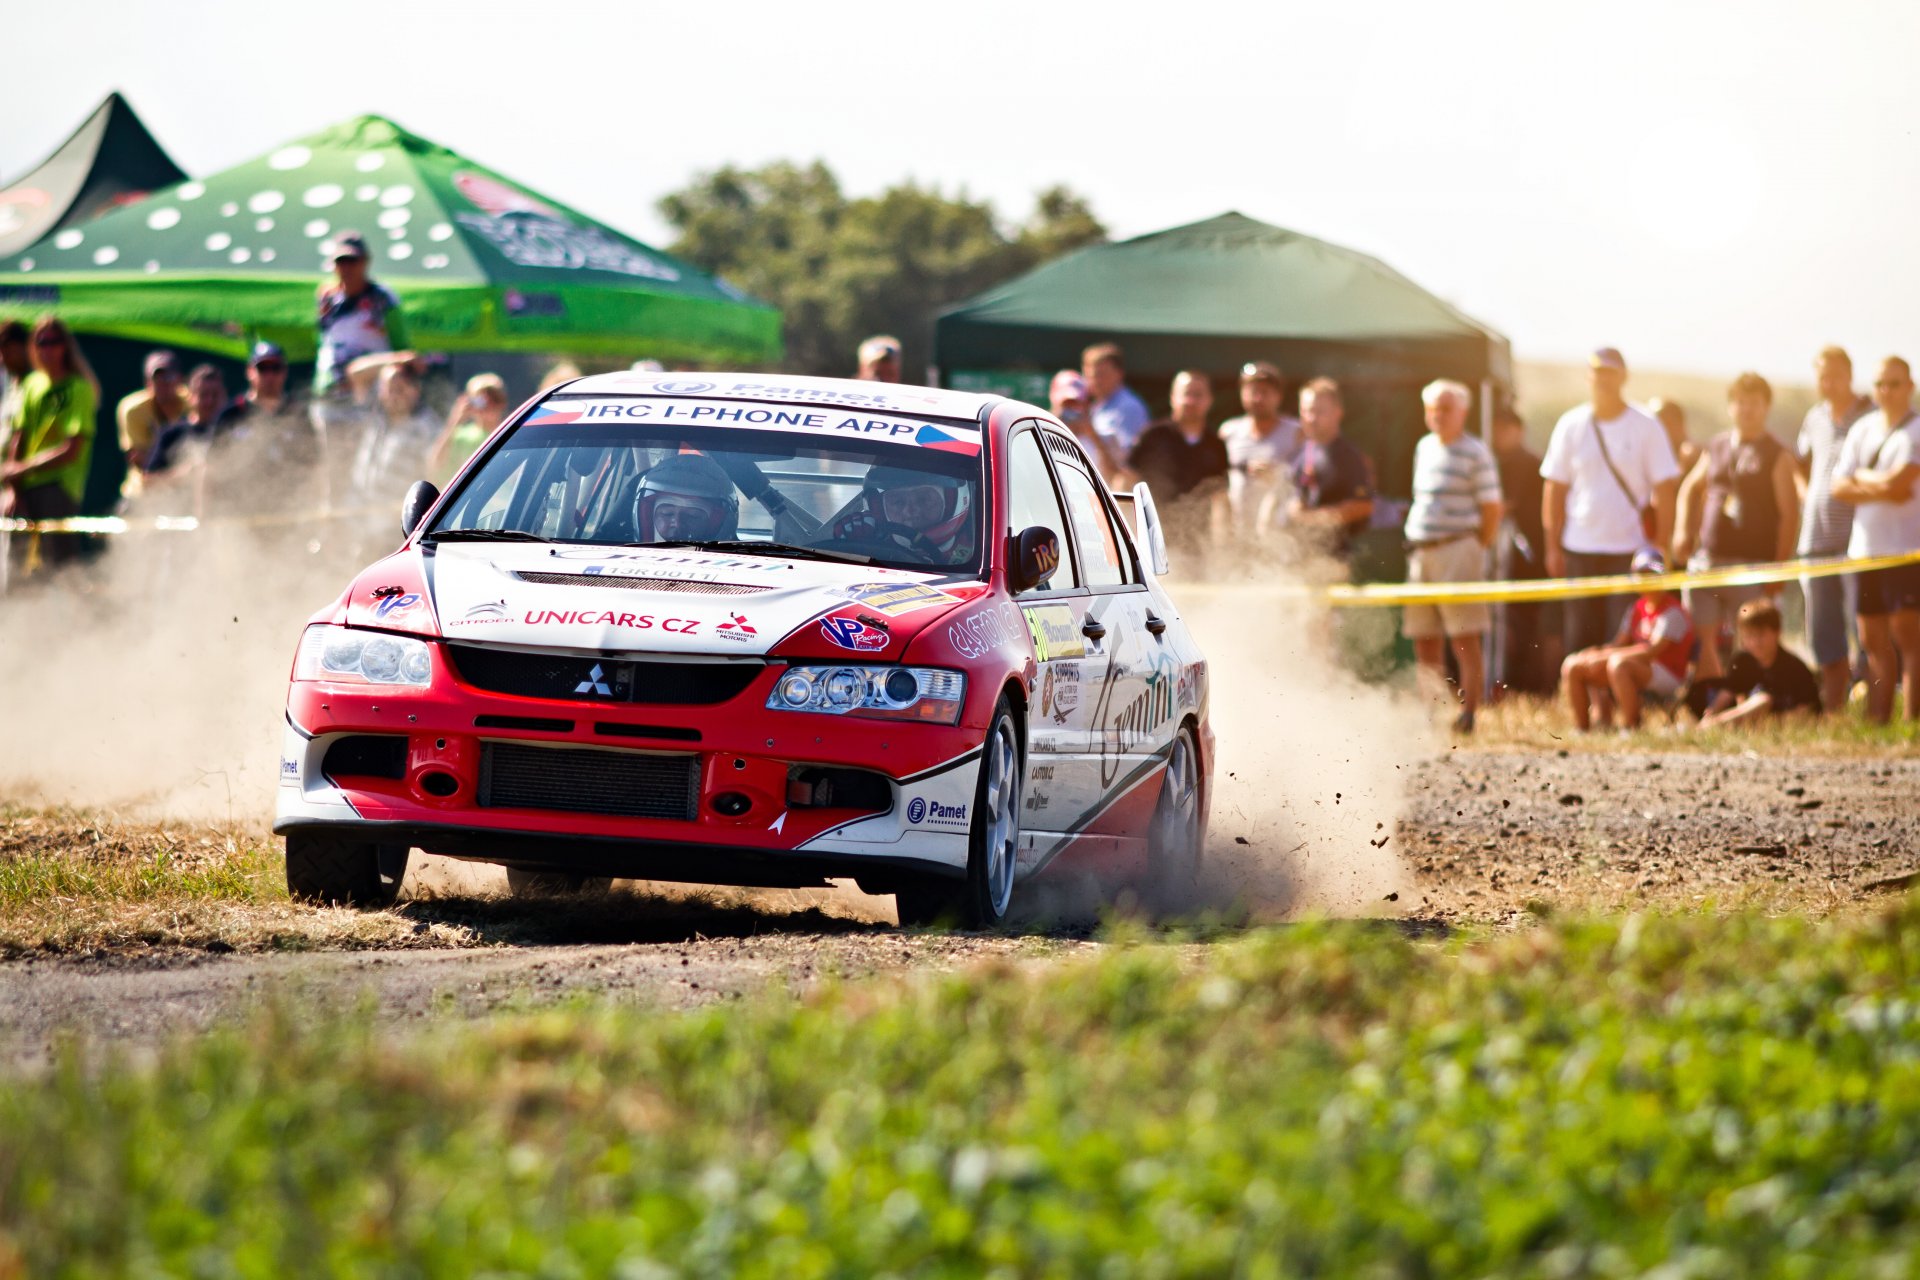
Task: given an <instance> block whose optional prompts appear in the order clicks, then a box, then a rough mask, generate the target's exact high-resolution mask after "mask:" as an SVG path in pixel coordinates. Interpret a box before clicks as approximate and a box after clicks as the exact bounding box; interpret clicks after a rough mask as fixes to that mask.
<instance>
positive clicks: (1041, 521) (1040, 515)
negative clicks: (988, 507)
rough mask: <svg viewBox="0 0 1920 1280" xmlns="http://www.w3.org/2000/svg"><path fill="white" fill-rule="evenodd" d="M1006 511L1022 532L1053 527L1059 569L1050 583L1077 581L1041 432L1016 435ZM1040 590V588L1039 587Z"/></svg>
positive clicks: (1064, 584) (1066, 584)
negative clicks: (1058, 556)
mask: <svg viewBox="0 0 1920 1280" xmlns="http://www.w3.org/2000/svg"><path fill="white" fill-rule="evenodd" d="M1007 511H1008V514H1009V517H1010V518H1011V520H1012V524H1013V527H1012V528H1011V529H1009V530H1008V532H1009V533H1019V532H1020V531H1021V530H1022V529H1028V528H1031V527H1033V526H1034V525H1036V524H1037V525H1039V526H1041V527H1042V528H1046V529H1051V530H1053V533H1054V536H1055V537H1056V538H1058V539H1060V555H1061V557H1062V560H1061V565H1060V568H1059V569H1058V570H1057V571H1056V572H1055V573H1054V575H1053V579H1052V581H1051V582H1049V583H1048V584H1047V585H1048V586H1049V587H1051V588H1053V589H1055V590H1058V589H1060V588H1063V587H1070V586H1072V585H1074V583H1075V582H1076V580H1077V579H1076V577H1075V574H1074V563H1073V552H1072V550H1071V547H1072V545H1073V544H1072V540H1071V539H1069V538H1068V537H1067V521H1066V517H1065V516H1063V515H1062V514H1061V512H1060V496H1059V495H1058V494H1057V493H1055V492H1054V488H1053V478H1052V477H1051V476H1049V475H1048V474H1047V460H1046V458H1045V457H1044V456H1042V454H1041V452H1040V433H1039V432H1037V431H1022V432H1020V433H1019V434H1018V435H1016V436H1014V437H1013V446H1012V449H1011V458H1010V461H1009V465H1008V467H1007ZM1036 590H1038V588H1036Z"/></svg>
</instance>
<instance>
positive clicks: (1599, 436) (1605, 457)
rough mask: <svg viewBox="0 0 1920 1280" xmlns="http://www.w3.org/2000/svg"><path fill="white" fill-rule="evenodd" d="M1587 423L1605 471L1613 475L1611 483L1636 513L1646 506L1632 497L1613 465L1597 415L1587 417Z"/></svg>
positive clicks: (1618, 471) (1624, 480)
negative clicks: (1596, 442) (1618, 488)
mask: <svg viewBox="0 0 1920 1280" xmlns="http://www.w3.org/2000/svg"><path fill="white" fill-rule="evenodd" d="M1587 421H1588V422H1591V423H1592V424H1593V438H1594V439H1595V440H1597V441H1599V442H1600V458H1601V461H1603V462H1605V463H1606V464H1607V470H1608V471H1610V472H1612V473H1613V482H1614V483H1615V484H1617V485H1619V486H1620V492H1622V493H1624V494H1626V495H1627V505H1628V506H1630V507H1632V508H1633V509H1634V510H1635V511H1638V510H1639V509H1640V508H1641V507H1642V506H1644V505H1646V504H1645V503H1643V502H1641V501H1640V499H1638V498H1636V497H1634V496H1633V489H1632V487H1631V486H1629V485H1628V484H1627V478H1626V477H1625V476H1623V475H1621V474H1620V468H1618V467H1616V466H1614V465H1613V454H1612V453H1610V452H1608V450H1607V435H1606V432H1604V431H1602V430H1600V419H1599V417H1598V416H1597V415H1596V416H1593V417H1589V418H1588V419H1587Z"/></svg>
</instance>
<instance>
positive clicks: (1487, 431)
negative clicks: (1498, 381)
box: [1480, 378, 1493, 448]
mask: <svg viewBox="0 0 1920 1280" xmlns="http://www.w3.org/2000/svg"><path fill="white" fill-rule="evenodd" d="M1480 439H1481V440H1482V441H1484V442H1485V443H1486V445H1487V446H1488V447H1489V448H1491V447H1492V446H1493V379H1492V378H1482V379H1480Z"/></svg>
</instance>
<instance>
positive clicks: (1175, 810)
mask: <svg viewBox="0 0 1920 1280" xmlns="http://www.w3.org/2000/svg"><path fill="white" fill-rule="evenodd" d="M1201 817H1202V814H1201V809H1200V745H1199V742H1198V740H1197V739H1196V738H1195V737H1194V733H1193V730H1192V728H1190V727H1188V726H1185V725H1183V726H1181V729H1180V732H1178V733H1176V734H1175V735H1174V736H1173V750H1172V751H1171V752H1170V753H1169V755H1168V756H1167V771H1166V773H1165V775H1163V777H1162V779H1161V782H1160V803H1159V805H1158V806H1157V807H1156V808H1155V809H1154V813H1153V828H1152V831H1151V833H1150V835H1149V837H1148V841H1149V843H1148V856H1149V862H1148V867H1149V875H1150V876H1151V888H1152V891H1153V896H1154V899H1155V904H1154V905H1155V906H1156V907H1158V908H1159V909H1160V910H1162V911H1181V910H1185V909H1186V908H1188V907H1190V906H1191V905H1193V902H1194V900H1195V897H1196V896H1197V894H1198V892H1199V879H1200V852H1201V850H1200V839H1201V834H1200V833H1201V831H1202V829H1203V824H1202V821H1201Z"/></svg>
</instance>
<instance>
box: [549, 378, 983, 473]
mask: <svg viewBox="0 0 1920 1280" xmlns="http://www.w3.org/2000/svg"><path fill="white" fill-rule="evenodd" d="M676 385H685V386H689V387H693V386H702V385H703V384H700V383H685V384H676ZM651 389H652V390H662V389H663V388H661V387H660V386H659V384H653V386H652V388H651ZM714 394H716V395H726V394H727V392H726V391H725V390H721V391H718V392H715V393H714ZM895 414H898V415H900V416H897V417H896V416H892V415H895ZM597 422H644V423H658V424H661V425H665V426H676V427H679V426H685V427H700V426H706V427H763V428H766V429H768V430H774V431H800V432H807V433H811V434H819V435H828V436H842V437H845V436H858V437H860V438H862V439H866V440H883V441H886V442H888V443H891V444H900V445H908V446H913V447H916V448H922V449H932V450H934V451H936V452H939V453H957V454H962V455H965V456H968V457H971V456H974V455H977V454H978V453H979V452H980V433H979V431H978V430H973V429H969V428H968V427H966V426H964V425H962V424H959V423H951V424H935V423H931V422H926V421H923V420H921V419H920V418H919V417H918V416H917V415H916V414H914V413H913V411H912V410H910V409H902V408H900V407H896V406H890V405H874V406H871V407H868V406H864V405H845V406H836V405H834V404H832V403H830V402H829V403H821V402H817V401H816V402H814V403H808V404H754V403H751V402H747V403H740V402H735V401H730V400H727V399H700V398H697V397H693V396H689V397H688V398H686V399H680V398H667V397H665V396H661V397H637V396H636V397H622V398H619V399H606V400H558V401H552V400H550V401H547V402H546V403H544V404H541V405H538V406H536V407H535V408H534V410H533V411H532V412H531V413H529V414H528V415H527V418H526V422H525V425H527V426H529V427H558V426H573V425H579V424H591V423H597Z"/></svg>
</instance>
